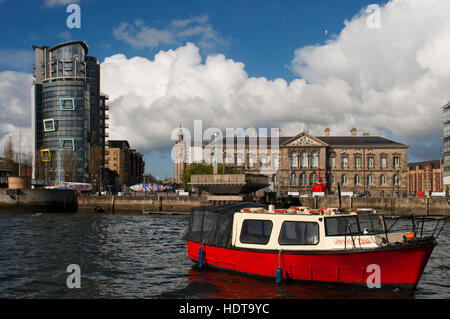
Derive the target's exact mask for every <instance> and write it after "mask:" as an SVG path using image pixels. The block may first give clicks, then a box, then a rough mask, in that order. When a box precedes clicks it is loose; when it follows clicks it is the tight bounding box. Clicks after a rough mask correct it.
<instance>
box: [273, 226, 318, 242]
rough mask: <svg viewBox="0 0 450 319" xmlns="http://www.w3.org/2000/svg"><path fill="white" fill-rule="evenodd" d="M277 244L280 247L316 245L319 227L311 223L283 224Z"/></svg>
mask: <svg viewBox="0 0 450 319" xmlns="http://www.w3.org/2000/svg"><path fill="white" fill-rule="evenodd" d="M278 243H279V244H280V245H317V244H318V243H319V225H318V224H317V223H311V222H309V223H308V222H291V221H286V222H283V224H282V226H281V230H280V236H279V237H278Z"/></svg>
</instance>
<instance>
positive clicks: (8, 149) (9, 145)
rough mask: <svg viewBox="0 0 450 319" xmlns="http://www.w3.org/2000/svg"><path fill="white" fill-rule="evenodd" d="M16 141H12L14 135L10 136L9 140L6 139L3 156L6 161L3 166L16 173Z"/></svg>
mask: <svg viewBox="0 0 450 319" xmlns="http://www.w3.org/2000/svg"><path fill="white" fill-rule="evenodd" d="M14 155H15V151H14V143H13V141H12V137H11V136H9V138H8V140H7V141H6V143H5V145H4V147H3V157H4V163H3V166H4V168H6V169H10V170H12V171H13V173H15V169H16V168H15V162H14Z"/></svg>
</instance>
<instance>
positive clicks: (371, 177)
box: [367, 175, 373, 185]
mask: <svg viewBox="0 0 450 319" xmlns="http://www.w3.org/2000/svg"><path fill="white" fill-rule="evenodd" d="M367 184H368V185H373V176H372V175H369V176H367Z"/></svg>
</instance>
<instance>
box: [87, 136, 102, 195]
mask: <svg viewBox="0 0 450 319" xmlns="http://www.w3.org/2000/svg"><path fill="white" fill-rule="evenodd" d="M102 164H103V152H102V148H101V147H100V145H91V149H90V151H89V174H90V176H91V184H92V187H93V188H94V189H96V190H100V186H101V180H100V179H101V176H100V169H101V167H102Z"/></svg>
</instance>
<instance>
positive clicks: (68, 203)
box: [0, 188, 78, 213]
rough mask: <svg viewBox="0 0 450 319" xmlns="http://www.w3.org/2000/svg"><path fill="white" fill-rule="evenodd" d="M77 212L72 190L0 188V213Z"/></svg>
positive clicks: (75, 195) (75, 199)
mask: <svg viewBox="0 0 450 319" xmlns="http://www.w3.org/2000/svg"><path fill="white" fill-rule="evenodd" d="M77 210H78V197H77V194H76V192H75V191H73V190H52V189H7V188H0V213H10V212H18V213H53V212H55V213H56V212H59V213H60V212H70V213H75V212H77Z"/></svg>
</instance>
